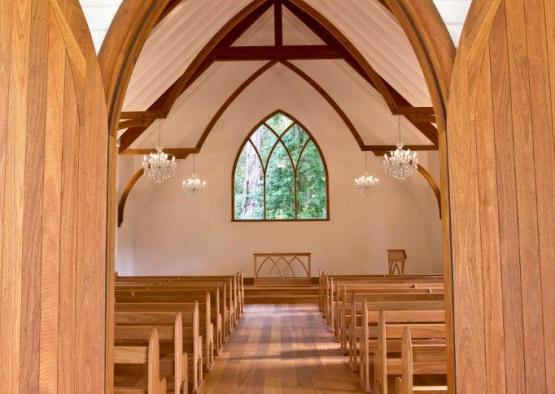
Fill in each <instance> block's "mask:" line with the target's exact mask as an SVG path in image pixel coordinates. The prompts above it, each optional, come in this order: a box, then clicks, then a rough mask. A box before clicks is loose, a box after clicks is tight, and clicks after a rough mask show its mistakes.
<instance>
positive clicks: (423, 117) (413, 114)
mask: <svg viewBox="0 0 555 394" xmlns="http://www.w3.org/2000/svg"><path fill="white" fill-rule="evenodd" d="M393 114H394V115H403V116H404V117H406V118H407V119H410V120H411V121H412V122H415V123H435V121H436V115H435V113H434V108H433V107H398V108H397V109H396V110H395V111H394V112H393Z"/></svg>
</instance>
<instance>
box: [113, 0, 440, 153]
mask: <svg viewBox="0 0 555 394" xmlns="http://www.w3.org/2000/svg"><path fill="white" fill-rule="evenodd" d="M282 4H283V5H284V6H285V7H287V8H288V9H289V10H290V11H291V12H292V13H293V14H295V15H296V16H297V17H298V18H299V19H300V20H301V21H303V23H305V24H306V25H307V26H308V27H309V28H310V29H312V30H313V31H314V33H315V34H317V35H318V36H319V37H320V38H321V39H322V40H323V41H324V42H325V43H326V45H305V46H294V45H293V46H291V45H287V46H285V45H283V43H282V34H283V32H282V26H281V23H274V25H275V37H276V39H275V45H274V46H264V47H258V46H254V47H252V46H251V47H233V46H231V45H232V44H233V42H235V40H236V39H238V38H239V37H240V36H241V34H243V33H244V32H245V31H246V30H247V29H248V28H249V27H250V26H251V25H252V24H253V23H254V22H255V21H256V20H257V19H258V18H259V17H260V16H261V15H262V14H263V13H264V12H266V11H267V10H268V9H269V8H270V7H271V6H272V5H274V6H275V7H276V12H275V15H276V18H277V16H279V15H281V7H282ZM280 22H281V19H280ZM330 58H331V59H338V58H339V59H344V60H345V61H346V62H347V63H348V64H349V65H351V66H352V67H353V68H354V69H355V70H356V71H357V72H358V73H359V74H360V75H361V76H362V77H363V78H364V79H365V80H366V81H368V83H370V84H371V85H372V86H373V87H374V88H375V89H376V90H377V91H378V92H379V93H380V94H381V95H382V97H383V98H384V100H385V102H386V104H387V105H388V107H389V109H390V110H391V112H392V113H393V114H395V115H401V116H404V117H406V118H407V119H408V120H409V121H410V122H411V123H412V124H413V125H414V126H415V127H416V128H417V129H419V130H420V131H421V132H422V134H424V135H425V136H426V137H427V138H428V139H429V140H430V141H431V142H432V144H434V145H437V142H438V135H437V129H436V127H435V126H434V125H433V122H434V121H435V115H434V111H433V108H418V107H413V106H411V105H410V104H409V103H408V101H407V100H405V99H404V98H403V97H402V96H401V95H400V94H399V93H398V92H397V91H395V89H393V88H392V87H391V86H390V85H389V84H388V83H387V82H386V81H385V80H384V79H383V78H382V77H381V76H380V75H379V74H378V73H377V72H376V71H375V70H374V69H373V68H372V67H371V66H370V64H369V63H368V61H367V60H366V58H365V57H364V56H363V55H362V53H360V51H359V50H358V49H357V48H356V47H355V46H354V45H353V44H352V43H351V42H350V41H349V39H348V38H347V37H346V36H345V35H344V34H343V33H342V32H341V31H339V30H338V29H337V28H336V27H335V26H334V25H333V24H332V23H331V22H329V21H328V20H327V19H326V18H325V17H324V16H323V15H322V14H320V13H319V12H318V11H317V10H315V9H314V8H312V7H311V6H309V5H308V4H307V3H305V2H304V1H302V0H295V1H290V0H259V1H254V2H252V3H251V4H249V5H248V6H246V7H245V8H243V9H242V10H241V11H240V12H239V13H238V14H237V15H235V16H234V17H233V18H232V19H230V20H229V21H228V23H226V25H225V26H224V27H222V29H220V31H219V32H218V33H217V34H216V35H215V36H214V37H212V39H211V40H210V41H209V42H208V43H207V44H206V45H205V47H204V48H203V49H202V50H201V51H200V53H199V54H198V55H197V57H196V58H195V59H194V60H193V62H192V63H191V64H190V66H189V67H188V68H187V70H186V71H185V72H184V74H183V75H182V76H181V77H180V78H179V79H178V80H177V81H176V82H175V83H174V84H173V85H172V86H171V87H170V88H169V89H168V90H167V91H166V92H164V93H163V94H162V95H161V96H160V97H159V98H158V99H157V100H156V101H155V102H154V103H153V104H152V105H151V106H150V108H149V109H148V110H147V111H145V113H146V114H149V113H153V112H162V113H165V114H167V113H168V112H169V111H170V110H171V108H172V106H173V105H174V103H175V101H176V100H177V98H178V97H179V96H180V95H181V94H182V93H183V92H184V91H185V90H186V89H187V88H188V87H189V86H191V85H192V83H193V82H194V81H195V80H196V79H198V78H199V77H200V75H202V74H203V73H204V71H206V70H207V69H208V68H209V67H210V65H211V64H212V63H213V62H214V61H216V60H219V61H221V60H272V61H276V60H278V61H287V60H288V59H330ZM155 119H156V117H152V116H145V117H144V118H143V119H141V120H127V121H125V122H121V123H120V125H119V127H118V128H119V129H124V128H127V130H126V131H125V132H124V133H123V135H122V137H121V142H120V152H123V151H124V150H126V149H128V148H129V147H130V146H131V145H132V144H133V142H134V141H135V140H136V139H137V138H138V137H139V136H140V135H141V134H142V133H143V132H144V131H145V130H146V129H147V128H148V127H149V126H150V125H151V124H152V123H153V122H154V120H155Z"/></svg>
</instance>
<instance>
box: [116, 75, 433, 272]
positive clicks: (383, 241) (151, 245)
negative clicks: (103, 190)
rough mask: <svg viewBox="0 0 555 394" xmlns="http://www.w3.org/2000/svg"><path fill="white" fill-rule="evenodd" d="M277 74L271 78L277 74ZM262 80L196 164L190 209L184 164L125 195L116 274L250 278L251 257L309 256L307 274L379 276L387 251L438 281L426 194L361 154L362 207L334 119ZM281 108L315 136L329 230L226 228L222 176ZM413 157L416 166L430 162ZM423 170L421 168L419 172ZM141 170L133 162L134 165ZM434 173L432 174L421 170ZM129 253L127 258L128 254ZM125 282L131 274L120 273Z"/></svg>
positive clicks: (286, 81) (308, 97) (302, 95)
mask: <svg viewBox="0 0 555 394" xmlns="http://www.w3.org/2000/svg"><path fill="white" fill-rule="evenodd" d="M278 71H279V69H278ZM285 72H289V71H286V70H281V72H274V73H268V74H265V75H264V76H262V77H261V78H260V79H259V80H257V82H256V83H255V84H253V85H251V86H250V87H249V88H248V89H247V90H246V91H245V92H244V93H243V94H242V95H241V96H240V97H239V98H238V99H237V100H236V101H235V102H234V104H233V105H232V106H231V107H230V108H229V109H228V111H227V112H226V113H225V114H224V116H223V117H222V118H221V119H220V121H219V122H218V124H217V126H216V127H215V129H214V130H213V132H212V134H211V135H210V136H209V138H208V139H207V141H206V143H205V145H204V147H203V149H202V152H201V153H200V155H199V156H198V157H197V170H198V173H199V175H201V176H202V177H203V178H205V179H206V180H207V181H208V190H207V192H206V194H205V195H204V196H203V197H202V198H201V199H200V200H198V201H191V200H189V199H188V198H187V197H186V196H185V195H184V194H183V193H182V191H181V188H180V183H181V180H182V179H184V178H185V177H186V176H188V175H189V174H190V172H191V160H190V159H188V160H186V161H180V163H179V167H178V171H177V175H176V177H175V178H174V179H173V180H171V181H169V182H167V183H166V184H163V185H161V186H156V185H154V184H151V183H150V182H149V181H148V180H147V179H146V178H144V177H143V178H142V179H141V180H140V181H139V182H138V183H137V185H136V187H135V189H134V190H133V191H132V192H131V195H130V196H129V199H128V203H127V207H126V215H125V222H124V224H123V226H122V228H121V229H120V237H119V243H120V245H119V251H118V252H119V253H118V260H117V269H118V271H120V270H121V271H120V272H124V270H125V272H126V273H127V272H129V269H130V268H131V270H132V273H134V274H137V275H141V274H216V273H225V272H234V271H237V270H244V271H245V275H247V276H252V253H253V252H281V251H288V252H292V251H297V252H304V251H308V252H312V253H313V272H314V273H316V274H317V272H318V270H325V271H328V272H334V273H383V272H384V271H385V269H386V261H387V258H386V249H388V248H405V249H406V250H407V254H408V257H409V260H408V271H410V272H418V273H431V272H441V269H442V264H441V249H440V248H441V227H440V226H441V224H440V220H439V215H438V208H437V203H436V200H435V196H434V194H433V193H432V191H431V189H430V188H429V186H428V185H427V183H426V182H425V180H424V178H423V177H421V176H420V175H418V174H417V175H415V176H414V177H413V178H411V179H410V180H409V181H408V182H407V183H405V184H401V183H399V182H397V181H394V180H392V179H390V178H389V177H387V176H386V175H385V174H384V172H383V169H382V167H381V159H378V158H374V157H373V155H371V154H370V156H369V157H370V166H371V172H372V173H374V174H376V175H378V176H379V177H380V179H381V180H382V184H381V186H380V189H379V192H378V193H376V194H375V195H373V196H372V197H371V198H363V197H361V196H360V195H358V194H357V193H356V192H355V191H354V190H353V186H352V184H353V178H354V177H356V176H358V175H360V174H361V173H362V172H363V169H364V168H363V163H364V156H363V154H362V153H361V152H360V150H359V148H358V146H357V145H356V143H355V141H354V139H353V137H352V135H351V134H350V132H349V131H348V130H347V128H346V127H345V125H344V124H343V123H342V121H341V119H340V118H339V117H338V116H337V115H336V113H335V112H334V111H333V110H332V109H331V107H330V106H329V105H328V104H327V102H326V101H325V100H323V99H322V98H321V97H320V96H319V95H318V94H316V93H315V92H314V90H312V88H310V87H309V86H308V85H306V83H304V82H303V81H302V80H301V79H300V78H298V77H297V76H295V75H294V74H291V75H281V73H285ZM276 109H283V110H285V111H286V112H289V113H291V114H292V115H293V116H295V117H297V118H298V119H299V120H300V121H301V122H302V123H304V125H305V126H306V127H307V128H308V129H309V130H310V131H311V133H312V134H313V135H314V136H315V138H316V140H317V141H318V143H319V144H320V147H321V148H322V151H323V153H324V156H325V160H326V162H327V165H328V171H329V182H330V217H331V220H330V221H328V222H306V223H303V222H293V223H291V222H286V223H237V222H231V177H232V166H233V162H234V159H235V155H236V153H237V151H238V149H239V147H240V144H241V142H242V140H243V139H244V137H245V136H246V134H247V133H248V132H249V131H250V130H251V129H252V128H253V126H255V125H256V124H257V123H258V122H259V121H260V120H261V119H262V118H264V116H266V115H267V114H269V113H271V112H273V111H274V110H276ZM428 155H432V156H434V155H437V154H436V153H431V154H422V155H421V156H422V159H421V162H422V164H423V165H424V166H429V165H433V166H437V160H436V159H435V158H431V159H430V160H428V158H427V156H428ZM428 162H429V163H428ZM138 165H140V158H138V159H136V160H135V166H138ZM430 170H431V172H432V173H437V169H434V168H432V169H430ZM129 248H132V252H131V251H130V250H129ZM130 259H131V260H132V262H130ZM129 273H130V272H129Z"/></svg>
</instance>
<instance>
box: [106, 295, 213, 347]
mask: <svg viewBox="0 0 555 394" xmlns="http://www.w3.org/2000/svg"><path fill="white" fill-rule="evenodd" d="M206 292H208V293H209V294H210V320H211V322H212V326H213V333H214V338H213V342H214V353H215V354H217V353H218V352H219V351H220V349H221V348H222V346H223V342H224V332H223V330H224V320H223V313H224V311H223V307H222V304H221V299H220V287H219V286H217V285H200V286H194V285H191V286H189V285H185V286H183V287H179V288H178V289H175V288H174V289H172V290H167V289H164V288H156V289H152V290H150V289H148V288H147V289H144V288H138V289H135V288H133V289H116V291H115V295H116V302H136V303H137V302H145V303H149V302H176V301H179V302H183V301H185V302H187V301H191V300H193V301H194V300H197V301H199V302H201V303H202V302H203V301H204V299H205V297H206ZM199 306H200V307H201V309H202V305H199ZM201 320H202V318H201ZM207 343H208V342H207Z"/></svg>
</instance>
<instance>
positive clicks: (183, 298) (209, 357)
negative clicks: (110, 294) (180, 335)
mask: <svg viewBox="0 0 555 394" xmlns="http://www.w3.org/2000/svg"><path fill="white" fill-rule="evenodd" d="M194 302H197V303H198V305H199V318H200V330H201V332H202V333H203V337H204V363H205V369H206V371H209V370H210V369H211V368H212V365H213V364H214V353H215V345H214V342H215V341H214V337H215V332H216V324H217V322H216V321H215V320H216V319H214V320H213V319H212V313H213V312H214V311H213V310H212V306H211V297H210V292H208V291H205V290H201V291H199V292H196V291H193V292H190V293H186V292H184V293H181V294H179V295H170V296H168V295H131V296H116V304H131V305H145V307H148V306H149V305H152V304H168V303H194ZM152 308H153V309H156V306H153V307H152Z"/></svg>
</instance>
